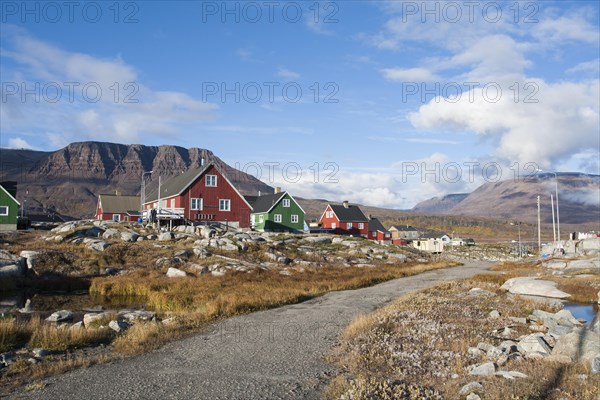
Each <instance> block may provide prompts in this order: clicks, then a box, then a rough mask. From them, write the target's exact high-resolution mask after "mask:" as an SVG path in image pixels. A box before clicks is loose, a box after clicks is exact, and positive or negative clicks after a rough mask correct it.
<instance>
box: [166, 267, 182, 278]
mask: <svg viewBox="0 0 600 400" xmlns="http://www.w3.org/2000/svg"><path fill="white" fill-rule="evenodd" d="M185 276H186V273H185V271H182V270H180V269H177V268H169V269H168V270H167V277H169V278H182V277H185Z"/></svg>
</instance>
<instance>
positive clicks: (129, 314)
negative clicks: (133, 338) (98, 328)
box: [119, 310, 156, 322]
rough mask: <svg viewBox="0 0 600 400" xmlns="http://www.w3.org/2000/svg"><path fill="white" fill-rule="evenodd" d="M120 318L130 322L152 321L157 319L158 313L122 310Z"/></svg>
mask: <svg viewBox="0 0 600 400" xmlns="http://www.w3.org/2000/svg"><path fill="white" fill-rule="evenodd" d="M119 317H121V318H122V319H124V320H126V321H129V322H134V321H137V320H141V321H150V320H152V319H154V318H155V317H156V313H155V312H152V311H145V310H121V311H119Z"/></svg>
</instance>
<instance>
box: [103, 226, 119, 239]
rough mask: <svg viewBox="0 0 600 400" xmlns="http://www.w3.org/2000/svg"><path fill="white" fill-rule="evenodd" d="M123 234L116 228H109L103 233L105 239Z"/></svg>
mask: <svg viewBox="0 0 600 400" xmlns="http://www.w3.org/2000/svg"><path fill="white" fill-rule="evenodd" d="M120 236H121V232H120V231H119V230H118V229H115V228H108V229H107V230H105V231H104V233H103V234H102V238H103V239H116V238H118V237H120Z"/></svg>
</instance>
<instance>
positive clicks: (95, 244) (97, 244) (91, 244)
mask: <svg viewBox="0 0 600 400" xmlns="http://www.w3.org/2000/svg"><path fill="white" fill-rule="evenodd" d="M86 246H87V248H88V249H90V250H94V251H104V250H106V248H107V247H108V243H106V242H105V241H104V240H90V241H88V242H87V243H86Z"/></svg>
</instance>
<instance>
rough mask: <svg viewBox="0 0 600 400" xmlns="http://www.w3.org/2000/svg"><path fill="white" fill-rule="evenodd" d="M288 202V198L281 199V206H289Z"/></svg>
mask: <svg viewBox="0 0 600 400" xmlns="http://www.w3.org/2000/svg"><path fill="white" fill-rule="evenodd" d="M290 203H291V202H290V199H283V200H282V201H281V205H282V206H284V207H289V206H290Z"/></svg>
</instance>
